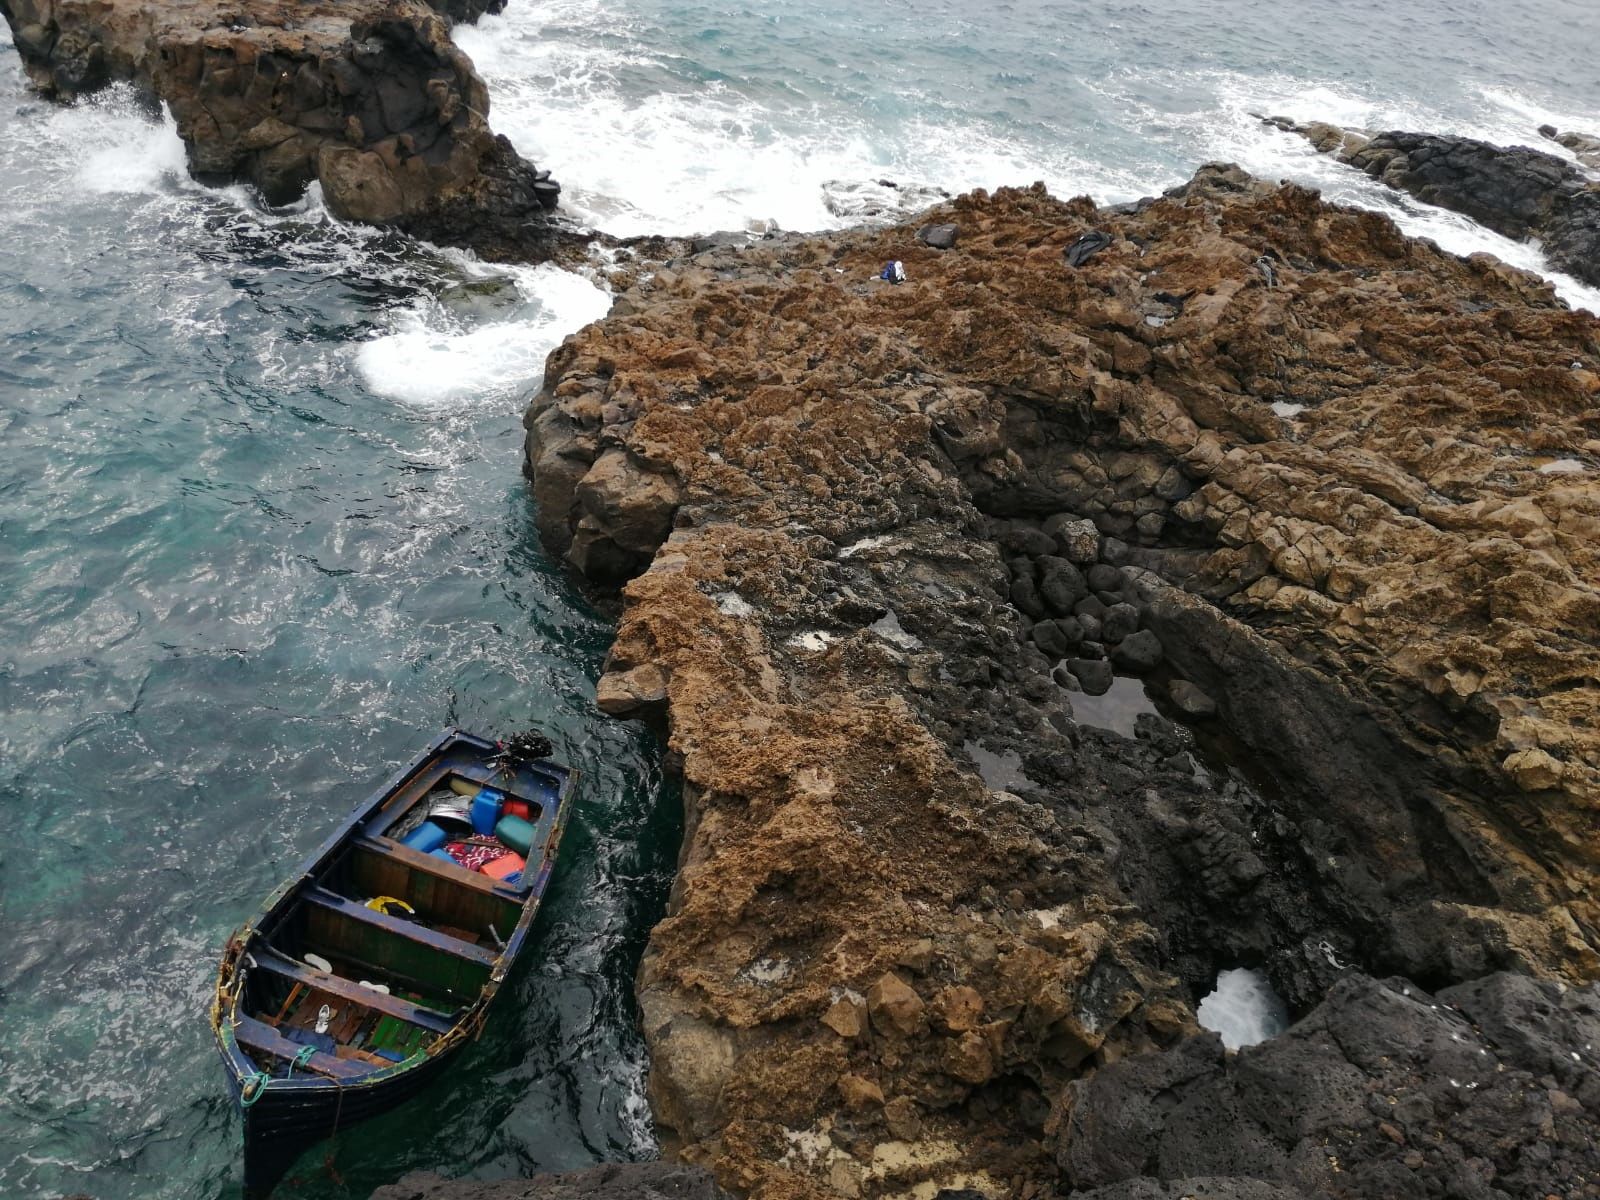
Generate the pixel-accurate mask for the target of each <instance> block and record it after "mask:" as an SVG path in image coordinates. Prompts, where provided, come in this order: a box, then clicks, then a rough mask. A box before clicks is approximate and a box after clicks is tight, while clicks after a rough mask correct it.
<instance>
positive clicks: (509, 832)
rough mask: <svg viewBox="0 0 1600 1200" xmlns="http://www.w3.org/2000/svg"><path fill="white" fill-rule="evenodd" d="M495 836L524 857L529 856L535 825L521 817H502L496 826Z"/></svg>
mask: <svg viewBox="0 0 1600 1200" xmlns="http://www.w3.org/2000/svg"><path fill="white" fill-rule="evenodd" d="M494 836H495V837H497V838H499V839H500V842H501V844H502V845H506V846H510V847H511V848H512V849H513V850H515V851H516V852H517V853H518V854H520V855H522V857H523V858H527V857H529V854H528V851H530V850H532V849H533V826H532V825H531V824H529V823H528V822H527V821H524V820H523V819H522V818H521V817H501V818H500V821H499V823H498V824H497V825H496V826H495V827H494Z"/></svg>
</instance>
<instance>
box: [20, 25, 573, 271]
mask: <svg viewBox="0 0 1600 1200" xmlns="http://www.w3.org/2000/svg"><path fill="white" fill-rule="evenodd" d="M502 6H503V0H502V3H499V4H496V3H488V4H486V3H480V2H479V0H438V3H436V4H434V5H432V6H430V5H429V4H426V3H422V2H421V0H317V2H316V3H288V2H287V0H250V2H248V3H245V4H243V5H240V4H231V3H222V2H221V0H205V2H202V3H167V2H158V3H151V4H141V5H126V4H105V3H99V2H97V0H0V14H3V15H4V16H5V18H6V21H7V22H8V23H9V24H10V26H11V30H12V37H13V39H14V41H15V44H16V47H17V50H18V52H19V53H20V55H21V56H22V61H23V64H24V66H25V67H26V69H27V71H28V75H29V78H30V79H31V80H32V81H33V83H34V85H35V86H37V87H38V88H39V89H40V90H41V91H42V92H43V93H45V94H46V95H48V96H52V97H55V98H57V99H62V100H70V99H72V98H74V97H76V96H78V95H82V94H84V93H87V92H92V91H95V90H97V89H99V88H102V87H104V86H106V85H107V84H109V83H112V82H115V81H119V80H125V81H129V82H131V83H133V84H134V85H135V86H136V87H137V88H138V89H139V90H140V92H141V93H142V94H144V95H145V96H147V97H148V98H149V99H150V100H151V101H152V102H161V103H164V104H165V105H166V106H167V108H168V109H169V110H170V112H171V113H172V117H173V120H174V121H175V122H176V124H177V127H178V134H179V136H180V137H181V138H182V139H183V143H184V148H185V150H186V151H187V154H188V161H189V170H190V173H191V174H192V175H193V176H194V177H195V178H196V179H198V180H200V181H201V182H204V183H231V182H236V181H238V182H245V183H249V184H251V185H253V186H254V187H255V188H257V189H258V190H259V191H260V193H261V195H262V198H263V199H264V200H265V201H266V202H267V203H268V204H287V203H290V202H292V201H294V200H296V199H298V198H299V197H300V196H301V195H303V194H304V192H305V190H306V187H307V186H308V185H309V184H311V183H312V182H317V183H319V184H320V185H321V188H322V195H323V198H324V199H325V201H326V202H327V205H328V208H329V210H330V211H331V212H332V213H334V215H336V216H338V217H341V218H344V219H347V220H354V221H363V222H367V223H370V224H375V225H387V226H392V227H394V228H397V229H400V230H403V231H404V232H407V233H410V234H413V235H415V236H417V237H421V238H425V239H427V240H429V241H433V242H436V243H439V244H441V245H453V246H464V247H467V248H469V249H471V250H473V251H475V252H476V253H478V254H480V255H481V256H483V257H485V258H493V259H513V260H542V259H546V258H550V257H552V256H555V255H557V254H561V253H567V252H574V251H575V252H577V253H579V254H581V253H582V248H583V247H584V246H586V244H587V239H584V238H581V237H579V236H578V235H577V234H576V233H575V232H574V231H572V230H569V229H567V228H566V227H565V226H563V225H562V224H560V223H559V222H558V221H556V220H553V219H552V218H551V216H550V213H551V210H553V209H554V208H555V207H556V204H557V201H558V199H559V196H560V190H561V189H560V185H559V184H557V183H556V182H555V181H554V180H553V179H551V178H550V174H549V172H547V171H540V170H538V169H537V168H535V167H534V166H533V164H531V163H529V162H526V161H525V160H524V159H522V158H521V157H520V156H519V155H518V154H517V152H516V151H515V150H514V149H513V148H512V146H511V143H510V142H509V141H507V140H506V139H505V138H503V137H497V136H496V135H495V134H494V133H493V131H492V130H491V129H490V127H489V120H488V112H489V94H488V91H487V89H486V88H485V87H484V85H483V81H482V80H481V79H480V78H479V77H478V75H477V73H476V72H475V71H474V70H473V67H472V63H471V62H470V61H469V60H468V59H467V57H466V55H465V54H463V53H462V52H461V51H460V50H458V49H457V48H456V47H455V45H454V43H452V42H451V40H450V24H451V21H452V19H456V20H470V19H473V18H476V17H477V16H478V15H480V14H481V13H482V12H484V11H486V10H492V9H494V8H498V7H502Z"/></svg>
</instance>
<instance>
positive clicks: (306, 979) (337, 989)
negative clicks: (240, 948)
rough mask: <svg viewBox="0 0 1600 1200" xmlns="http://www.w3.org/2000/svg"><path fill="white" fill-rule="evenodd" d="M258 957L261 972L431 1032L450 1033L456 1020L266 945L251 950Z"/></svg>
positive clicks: (258, 966)
mask: <svg viewBox="0 0 1600 1200" xmlns="http://www.w3.org/2000/svg"><path fill="white" fill-rule="evenodd" d="M252 956H253V957H254V958H255V960H256V967H257V969H259V970H262V971H269V972H271V973H272V974H274V975H278V976H281V977H282V978H284V979H289V980H293V981H294V982H295V983H299V984H304V985H305V986H306V987H308V988H315V989H316V990H317V991H321V992H327V993H328V994H330V995H333V996H337V997H339V998H340V999H341V1000H347V1001H349V1002H351V1003H353V1004H359V1005H361V1006H363V1007H364V1008H370V1009H372V1010H373V1011H374V1012H380V1013H383V1014H384V1015H385V1016H389V1017H394V1018H395V1019H396V1020H400V1021H405V1022H407V1023H409V1024H412V1025H416V1026H419V1027H421V1028H423V1029H426V1030H428V1031H429V1032H431V1033H438V1034H444V1033H448V1032H450V1030H451V1028H452V1027H453V1026H454V1025H455V1021H454V1020H453V1019H451V1018H450V1017H448V1016H445V1015H444V1014H442V1013H437V1012H434V1011H433V1010H431V1009H427V1008H423V1007H422V1006H421V1005H420V1004H414V1003H412V1002H411V1001H410V1000H405V999H402V998H401V997H399V996H388V995H385V994H384V993H383V992H375V991H373V990H372V989H371V988H364V987H362V986H361V985H360V984H356V983H351V982H350V981H349V980H348V979H343V978H341V977H340V976H338V975H329V974H328V973H327V972H326V971H319V970H317V969H316V968H315V967H310V966H306V965H304V964H302V963H298V962H296V961H295V960H294V959H292V958H287V957H285V956H283V955H281V954H278V953H276V952H275V951H272V950H268V949H266V948H265V947H257V948H256V949H255V950H254V951H252Z"/></svg>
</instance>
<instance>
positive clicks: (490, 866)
mask: <svg viewBox="0 0 1600 1200" xmlns="http://www.w3.org/2000/svg"><path fill="white" fill-rule="evenodd" d="M527 865H528V860H527V859H525V858H523V857H522V855H520V854H504V855H501V856H500V857H499V858H497V859H495V860H494V861H493V862H488V863H484V864H483V873H484V874H485V875H487V876H489V878H491V879H504V878H506V876H508V875H515V874H516V873H517V872H518V871H520V870H522V868H523V867H525V866H527Z"/></svg>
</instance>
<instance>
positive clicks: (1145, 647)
mask: <svg viewBox="0 0 1600 1200" xmlns="http://www.w3.org/2000/svg"><path fill="white" fill-rule="evenodd" d="M1111 658H1112V661H1114V662H1115V663H1116V664H1117V665H1118V666H1119V667H1126V668H1127V669H1128V670H1130V671H1134V672H1144V671H1151V670H1154V669H1155V668H1156V667H1157V666H1159V665H1160V664H1161V658H1162V649H1161V639H1160V638H1158V637H1157V636H1156V635H1155V634H1153V633H1151V632H1150V630H1148V629H1141V630H1139V632H1138V633H1134V634H1129V635H1128V636H1127V637H1125V638H1123V639H1122V641H1120V642H1118V643H1117V648H1116V649H1115V650H1113V651H1112V652H1111Z"/></svg>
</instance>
